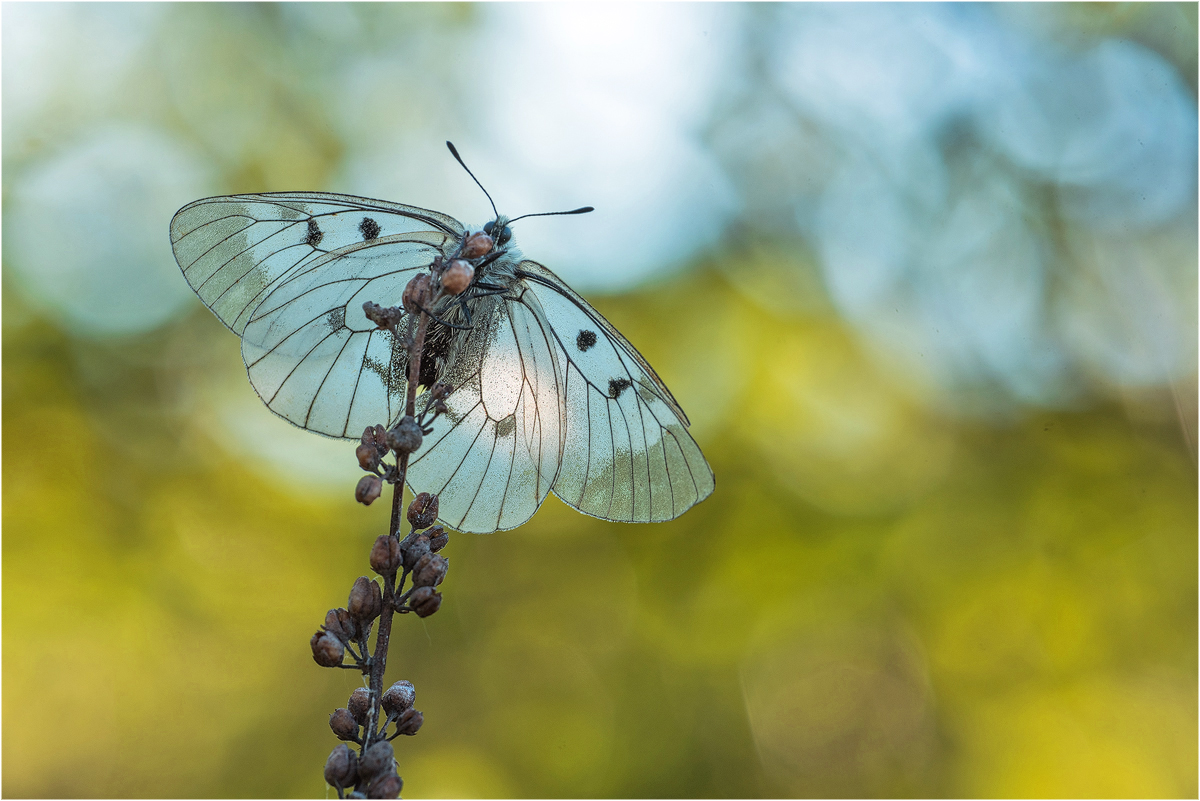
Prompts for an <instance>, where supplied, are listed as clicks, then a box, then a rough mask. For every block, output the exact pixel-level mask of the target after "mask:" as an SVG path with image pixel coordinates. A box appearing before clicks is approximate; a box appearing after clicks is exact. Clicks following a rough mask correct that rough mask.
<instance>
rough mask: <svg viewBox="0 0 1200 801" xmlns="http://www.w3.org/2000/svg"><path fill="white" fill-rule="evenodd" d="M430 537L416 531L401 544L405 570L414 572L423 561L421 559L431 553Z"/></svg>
mask: <svg viewBox="0 0 1200 801" xmlns="http://www.w3.org/2000/svg"><path fill="white" fill-rule="evenodd" d="M429 542H430V540H429V537H427V536H425V534H424V533H422V532H418V531H414V532H412V533H410V534H409V535H408V536H407V537H405V538H404V542H402V543H400V553H401V555H402V558H403V559H404V569H405V570H412V569H413V568H414V567H416V566H417V562H419V561H421V557H422V556H424V555H425V554H427V553H429Z"/></svg>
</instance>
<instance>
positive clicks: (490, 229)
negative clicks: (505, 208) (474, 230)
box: [483, 214, 512, 248]
mask: <svg viewBox="0 0 1200 801" xmlns="http://www.w3.org/2000/svg"><path fill="white" fill-rule="evenodd" d="M483 232H484V233H485V234H487V235H488V236H490V237H491V238H492V239H493V240H495V242H496V247H498V248H502V247H504V246H505V245H507V244H508V241H509V240H510V239H512V229H511V228H509V227H508V218H507V217H505V216H504V215H503V214H500V215H497V217H496V219H495V220H492V221H491V222H486V223H484V224H483Z"/></svg>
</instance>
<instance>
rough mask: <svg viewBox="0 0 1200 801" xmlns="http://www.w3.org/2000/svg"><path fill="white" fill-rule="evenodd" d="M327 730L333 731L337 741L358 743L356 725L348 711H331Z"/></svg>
mask: <svg viewBox="0 0 1200 801" xmlns="http://www.w3.org/2000/svg"><path fill="white" fill-rule="evenodd" d="M329 728H331V729H333V733H334V734H336V735H337V738H338V739H339V740H352V741H354V742H357V741H358V723H356V722H355V721H354V716H353V715H351V714H350V710H349V709H335V710H333V714H332V715H330V716H329Z"/></svg>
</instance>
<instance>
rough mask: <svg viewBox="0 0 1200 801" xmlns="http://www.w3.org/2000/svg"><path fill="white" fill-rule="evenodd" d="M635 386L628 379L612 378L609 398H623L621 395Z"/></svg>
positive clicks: (609, 383) (609, 382) (609, 380)
mask: <svg viewBox="0 0 1200 801" xmlns="http://www.w3.org/2000/svg"><path fill="white" fill-rule="evenodd" d="M631 386H633V382H631V381H630V380H629V379H628V378H610V379H608V397H610V398H612V399H613V400H616V399H617V398H619V397H621V393H622V392H624V391H625V390H627V389H629V388H630V387H631Z"/></svg>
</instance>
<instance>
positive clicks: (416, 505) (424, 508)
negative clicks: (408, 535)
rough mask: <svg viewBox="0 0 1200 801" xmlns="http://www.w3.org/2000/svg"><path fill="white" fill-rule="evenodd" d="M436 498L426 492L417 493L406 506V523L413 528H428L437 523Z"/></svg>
mask: <svg viewBox="0 0 1200 801" xmlns="http://www.w3.org/2000/svg"><path fill="white" fill-rule="evenodd" d="M437 516H438V498H437V496H436V495H430V494H429V493H428V492H419V493H417V497H415V498H413V500H412V503H410V504H409V505H408V522H409V524H410V525H411V526H412V527H413V528H429V527H430V526H432V525H433V524H434V523H435V522H437Z"/></svg>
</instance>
